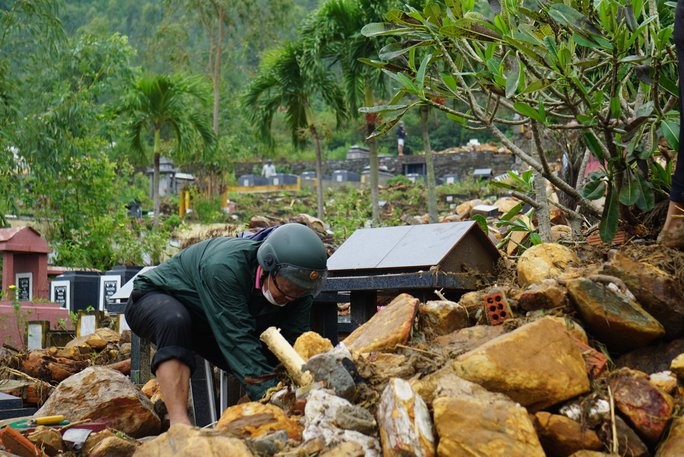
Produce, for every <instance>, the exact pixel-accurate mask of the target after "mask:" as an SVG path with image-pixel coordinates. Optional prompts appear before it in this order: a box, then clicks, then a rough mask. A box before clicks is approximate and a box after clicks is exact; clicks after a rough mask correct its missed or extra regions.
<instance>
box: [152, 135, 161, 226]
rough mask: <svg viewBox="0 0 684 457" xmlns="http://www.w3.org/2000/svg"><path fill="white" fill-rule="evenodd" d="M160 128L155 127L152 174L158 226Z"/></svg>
mask: <svg viewBox="0 0 684 457" xmlns="http://www.w3.org/2000/svg"><path fill="white" fill-rule="evenodd" d="M160 143H161V139H160V130H159V129H158V128H155V129H154V167H153V174H152V195H153V199H154V215H153V216H152V225H153V226H154V227H156V226H157V224H158V222H159V208H160V205H159V162H160V159H161V153H160V152H159V149H160V147H161V144H160Z"/></svg>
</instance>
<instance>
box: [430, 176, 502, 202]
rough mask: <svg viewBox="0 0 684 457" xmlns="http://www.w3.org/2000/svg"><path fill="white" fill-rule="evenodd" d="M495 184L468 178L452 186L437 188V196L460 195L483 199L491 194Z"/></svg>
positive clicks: (446, 185) (471, 177)
mask: <svg viewBox="0 0 684 457" xmlns="http://www.w3.org/2000/svg"><path fill="white" fill-rule="evenodd" d="M493 184H494V183H490V181H486V180H482V179H476V178H474V177H473V176H466V177H465V178H463V179H459V180H458V181H455V182H453V183H450V184H443V185H441V186H438V187H437V195H438V196H439V197H442V196H444V195H458V196H462V197H470V198H476V197H483V196H485V195H489V194H490V190H489V189H490V187H491V186H492V185H493Z"/></svg>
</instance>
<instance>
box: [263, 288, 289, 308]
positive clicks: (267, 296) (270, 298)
mask: <svg viewBox="0 0 684 457" xmlns="http://www.w3.org/2000/svg"><path fill="white" fill-rule="evenodd" d="M261 293H262V294H263V295H264V298H265V299H266V300H268V302H269V303H270V304H272V305H275V306H280V307H283V306H285V305H287V302H285V303H278V302H277V301H276V299H275V298H273V294H272V293H271V291H270V290H268V289H267V288H265V287H263V286H262V287H261Z"/></svg>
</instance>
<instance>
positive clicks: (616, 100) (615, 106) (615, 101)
mask: <svg viewBox="0 0 684 457" xmlns="http://www.w3.org/2000/svg"><path fill="white" fill-rule="evenodd" d="M620 113H622V106H621V105H620V96H619V95H615V96H614V97H613V98H611V99H610V117H612V118H613V119H620Z"/></svg>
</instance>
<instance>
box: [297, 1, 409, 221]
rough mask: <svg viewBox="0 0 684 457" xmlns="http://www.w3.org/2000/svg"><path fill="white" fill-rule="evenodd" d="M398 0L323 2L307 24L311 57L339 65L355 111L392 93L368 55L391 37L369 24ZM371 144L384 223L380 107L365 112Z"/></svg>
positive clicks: (375, 199)
mask: <svg viewBox="0 0 684 457" xmlns="http://www.w3.org/2000/svg"><path fill="white" fill-rule="evenodd" d="M400 4H401V2H397V1H395V0H382V1H377V0H376V1H371V0H328V1H326V2H324V3H322V4H321V6H320V8H319V9H318V10H317V11H316V13H315V14H314V15H312V16H311V17H310V19H309V20H308V21H307V22H305V24H304V25H303V27H302V40H303V42H304V49H305V52H306V55H307V56H308V59H309V61H310V62H320V65H326V66H329V67H330V68H331V69H333V74H336V77H338V78H339V79H340V81H341V84H342V86H343V87H344V88H345V92H344V93H345V98H346V101H347V104H348V106H349V109H350V112H351V113H352V115H354V114H355V113H359V109H360V108H361V107H362V106H366V107H372V106H374V105H376V103H378V100H379V99H383V98H384V97H385V96H386V95H387V84H386V83H387V77H386V76H385V75H384V74H383V73H382V72H380V71H378V70H377V69H375V68H372V67H370V66H368V65H365V64H364V61H366V60H368V59H373V58H375V57H377V55H378V52H379V51H380V49H381V48H382V47H383V46H384V45H385V44H386V38H384V37H378V36H367V35H364V34H362V33H361V30H362V29H363V27H364V26H365V25H366V24H368V23H370V22H376V21H380V20H383V18H384V17H385V13H386V12H387V11H388V10H390V8H392V7H396V6H398V5H400ZM362 115H363V122H364V133H365V136H366V142H367V144H368V150H369V162H370V163H369V165H370V191H371V215H372V216H371V217H372V220H373V223H374V225H379V220H380V210H379V191H378V168H379V161H378V146H377V139H376V138H377V137H376V136H374V135H373V133H374V132H375V130H376V128H377V126H378V118H377V113H375V112H373V111H367V112H365V113H362Z"/></svg>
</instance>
